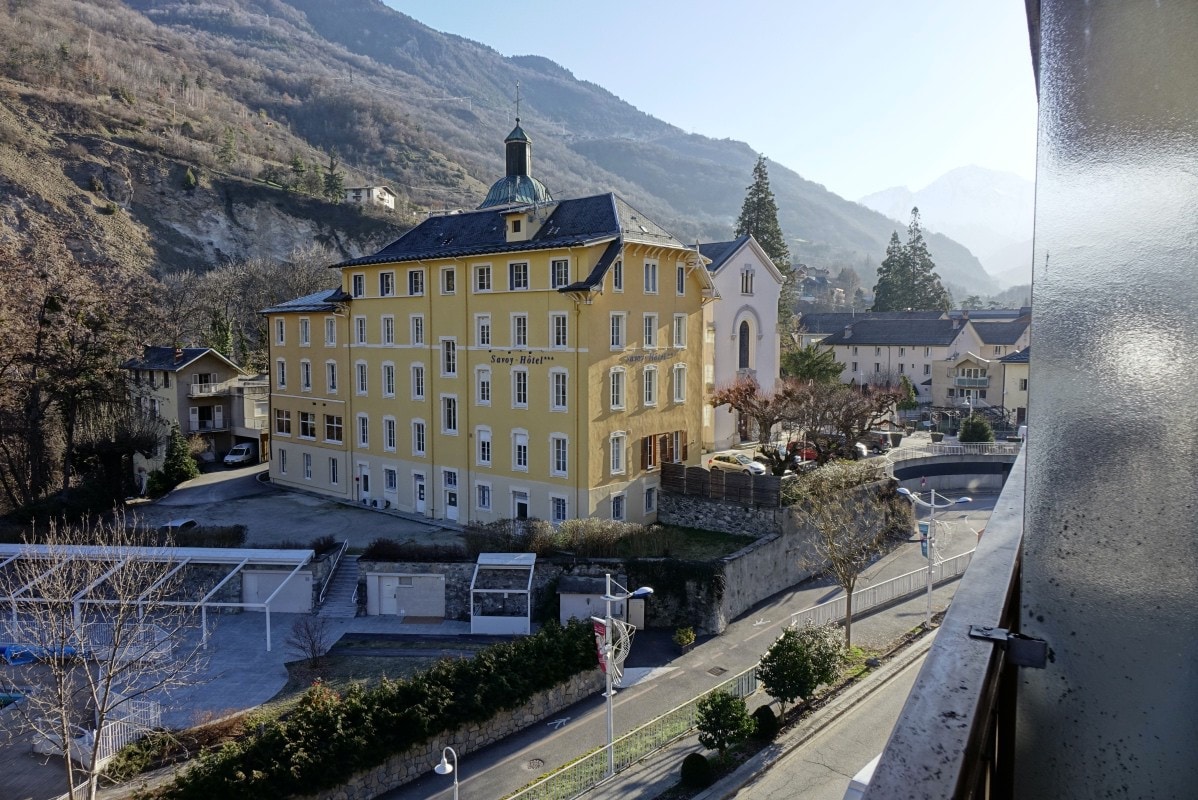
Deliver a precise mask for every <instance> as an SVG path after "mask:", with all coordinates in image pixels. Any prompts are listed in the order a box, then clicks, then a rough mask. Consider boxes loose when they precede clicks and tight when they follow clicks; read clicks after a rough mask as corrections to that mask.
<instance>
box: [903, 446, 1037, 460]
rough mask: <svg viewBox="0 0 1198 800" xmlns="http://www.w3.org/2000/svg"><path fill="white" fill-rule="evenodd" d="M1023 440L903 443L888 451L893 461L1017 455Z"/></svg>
mask: <svg viewBox="0 0 1198 800" xmlns="http://www.w3.org/2000/svg"><path fill="white" fill-rule="evenodd" d="M1021 447H1023V442H966V443H965V444H960V443H957V442H952V443H943V442H942V443H929V444H916V445H903V446H901V447H897V448H895V449H894V450H891V451H890V452H889V453H887V457H888V458H889V459H890V460H891V461H903V460H905V459H908V458H929V457H932V456H1017V455H1019V449H1020V448H1021Z"/></svg>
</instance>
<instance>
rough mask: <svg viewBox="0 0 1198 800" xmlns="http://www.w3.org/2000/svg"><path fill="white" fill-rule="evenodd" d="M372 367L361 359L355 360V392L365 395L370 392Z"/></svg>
mask: <svg viewBox="0 0 1198 800" xmlns="http://www.w3.org/2000/svg"><path fill="white" fill-rule="evenodd" d="M369 370H370V368H369V367H368V366H367V364H366V362H365V361H364V360H362V359H359V360H357V361H355V362H354V394H356V395H357V396H358V397H365V396H366V395H367V394H368V393H369V392H370V372H369Z"/></svg>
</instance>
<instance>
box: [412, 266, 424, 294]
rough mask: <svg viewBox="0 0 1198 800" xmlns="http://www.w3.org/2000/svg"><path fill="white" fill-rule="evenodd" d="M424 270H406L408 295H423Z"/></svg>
mask: <svg viewBox="0 0 1198 800" xmlns="http://www.w3.org/2000/svg"><path fill="white" fill-rule="evenodd" d="M425 291H426V289H425V285H424V270H423V269H410V270H408V297H424V292H425Z"/></svg>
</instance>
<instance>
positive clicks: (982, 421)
mask: <svg viewBox="0 0 1198 800" xmlns="http://www.w3.org/2000/svg"><path fill="white" fill-rule="evenodd" d="M957 441H959V442H993V441H994V429H993V428H991V427H990V423H989V422H987V421H986V418H985V417H983V416H981V415H980V414H971V415H969V416H968V417H966V418H965V419H964V420H962V422H961V431H960V433H959V434H958V436H957Z"/></svg>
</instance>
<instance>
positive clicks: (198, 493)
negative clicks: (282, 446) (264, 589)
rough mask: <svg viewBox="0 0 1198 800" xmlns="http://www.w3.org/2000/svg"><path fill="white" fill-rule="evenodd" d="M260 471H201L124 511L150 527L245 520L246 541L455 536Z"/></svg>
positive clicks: (353, 543)
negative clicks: (299, 488) (271, 479)
mask: <svg viewBox="0 0 1198 800" xmlns="http://www.w3.org/2000/svg"><path fill="white" fill-rule="evenodd" d="M265 472H266V465H265V464H260V465H257V466H253V467H242V468H239V469H227V470H219V471H215V472H210V473H205V474H204V475H201V476H200V477H198V478H196V479H194V480H190V481H187V482H185V483H183V484H180V485H179V487H178V488H176V489H175V490H174V491H173V492H171V493H170V494H168V495H167V496H166V497H163V498H161V499H160V500H157V501H155V502H144V503H137V504H135V505H133V506H132V507H131V508H130V511H129V513H130V515H131V516H137V517H138V518H140V519H141V520H142V521H143V522H144V523H145V524H147V525H151V526H155V527H156V526H159V525H163V524H165V523H167V522H168V521H171V520H177V519H186V518H191V519H194V520H196V522H198V523H199V524H200V525H245V526H246V546H247V547H272V546H274V545H277V544H278V543H280V542H284V541H289V542H298V543H301V544H306V543H308V542H310V541H311V540H312V539H315V538H316V537H318V536H332V537H333V538H335V539H336V540H337V541H343V540H347V539H348V540H349V546H350V547H351V548H355V549H360V548H363V547H365V546H366V545H368V544H370V543H371V542H372V541H374V540H375V539H378V538H380V537H386V538H389V539H394V540H396V541H401V542H402V541H415V542H422V543H423V542H427V543H430V544H446V543H449V542H456V541H457V540H458V535H459V533H458V531H457V530H456V529H454V528H445V527H442V526H441V525H440V524H438V523H436V522H432V521H428V522H421V521H419V520H418V519H415V518H414V517H412V516H409V515H400V514H398V513H394V512H389V511H377V510H371V509H366V508H359V507H357V506H354V505H352V504H350V503H341V502H337V501H334V500H329V499H327V498H323V497H318V496H316V495H310V494H305V493H303V492H294V491H285V490H282V489H279V488H277V487H274V486H271V485H270V484H269V483H262V482H260V481H259V480H258V475H259V474H262V473H265Z"/></svg>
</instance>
